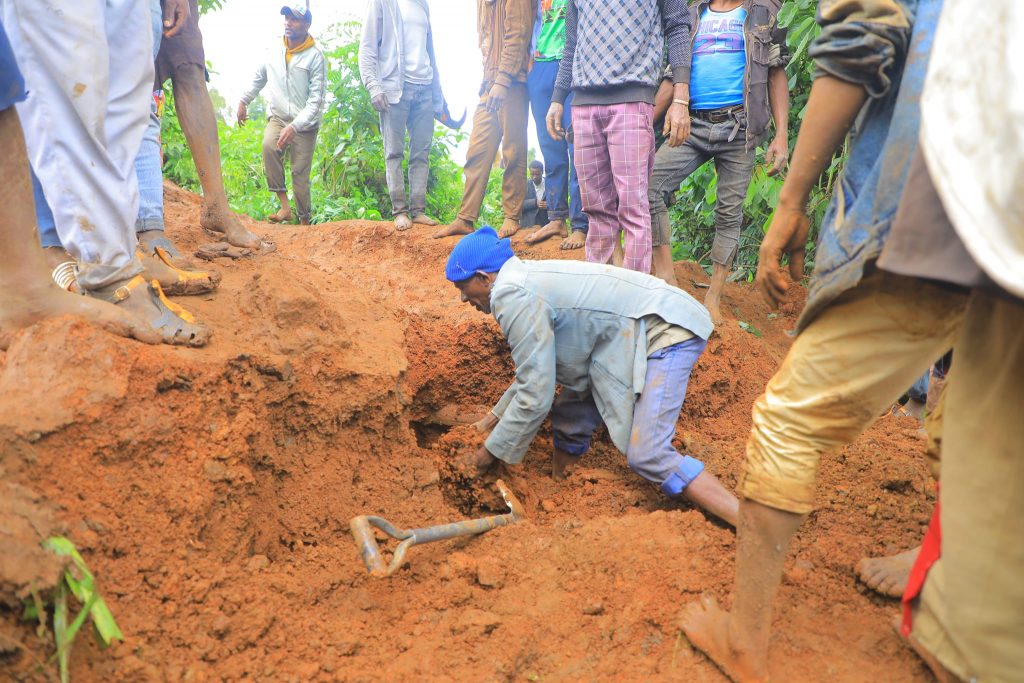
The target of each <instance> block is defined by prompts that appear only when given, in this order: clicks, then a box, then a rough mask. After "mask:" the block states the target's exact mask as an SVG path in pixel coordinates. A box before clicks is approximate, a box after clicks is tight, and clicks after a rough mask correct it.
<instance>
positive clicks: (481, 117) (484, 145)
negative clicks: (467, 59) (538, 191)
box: [434, 90, 525, 238]
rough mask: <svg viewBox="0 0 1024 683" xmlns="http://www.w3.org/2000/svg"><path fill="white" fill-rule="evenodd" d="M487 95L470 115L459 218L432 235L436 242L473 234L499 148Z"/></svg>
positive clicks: (498, 120) (498, 134)
mask: <svg viewBox="0 0 1024 683" xmlns="http://www.w3.org/2000/svg"><path fill="white" fill-rule="evenodd" d="M486 94H487V91H486V90H484V92H483V94H482V95H481V98H480V103H479V104H477V105H476V111H475V112H473V130H472V132H471V133H470V134H469V149H468V150H467V151H466V165H465V166H464V167H463V173H464V174H465V176H466V186H465V189H464V190H463V191H462V204H461V205H460V206H459V213H458V216H457V217H456V219H455V220H454V221H452V223H451V224H450V225H447V226H445V227H444V228H442V229H441V230H438V231H437V232H435V233H434V237H435V238H440V237H452V236H454V235H468V234H469V233H471V232H473V224H474V223H476V220H477V219H478V218H479V217H480V206H481V205H482V204H483V202H484V195H485V194H486V193H487V180H488V178H490V174H491V167H492V166H493V165H494V158H495V156H497V154H498V146H499V145H500V144H501V118H500V116H499V115H498V114H495V113H494V112H492V111H490V110H489V109H487V107H486ZM505 106H508V104H507V103H506V104H505ZM524 183H525V175H524Z"/></svg>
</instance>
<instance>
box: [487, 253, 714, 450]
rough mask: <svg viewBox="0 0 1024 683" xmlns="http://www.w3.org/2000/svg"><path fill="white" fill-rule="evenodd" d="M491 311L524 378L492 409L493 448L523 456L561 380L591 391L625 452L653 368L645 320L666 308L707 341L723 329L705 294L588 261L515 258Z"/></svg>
mask: <svg viewBox="0 0 1024 683" xmlns="http://www.w3.org/2000/svg"><path fill="white" fill-rule="evenodd" d="M491 311H492V313H493V314H494V318H495V320H497V321H498V324H499V325H500V326H501V330H502V332H503V333H504V335H505V339H507V340H508V343H509V346H510V347H511V348H512V359H513V361H515V364H516V377H515V381H514V382H513V383H512V386H510V387H509V388H508V390H507V391H506V392H505V395H504V396H502V397H501V400H500V401H498V404H497V405H496V406H495V407H494V410H493V411H492V412H493V413H494V415H495V416H497V417H498V418H499V421H498V424H497V426H496V427H495V428H494V431H492V432H491V434H490V436H489V437H488V438H487V442H486V446H487V450H488V451H489V452H490V453H491V454H492V455H494V456H495V457H497V458H500V459H501V460H504V461H505V462H508V463H513V464H514V463H518V462H521V461H522V459H523V456H525V455H526V449H527V448H528V447H529V445H530V442H532V441H533V438H534V437H535V436H536V435H537V430H538V429H540V425H541V423H542V422H543V421H544V418H545V417H547V414H548V412H549V411H550V410H551V403H552V401H553V400H554V397H555V385H556V384H561V385H562V386H564V387H567V388H569V389H572V390H574V391H590V392H591V393H592V394H593V397H594V403H595V404H596V405H597V408H598V411H599V412H600V413H601V418H602V419H603V420H604V422H605V425H606V426H607V428H608V434H609V436H610V437H611V440H612V442H613V443H614V444H615V447H616V448H618V449H619V450H620V451H622V452H623V453H625V452H626V448H627V446H628V445H629V434H630V431H631V430H632V428H633V406H634V404H635V402H636V397H637V396H639V395H640V392H641V391H643V388H644V378H645V376H646V374H647V334H646V327H645V325H644V321H643V317H644V316H647V315H658V316H660V317H661V318H662V319H663V320H665V321H666V322H668V323H671V324H673V325H678V326H679V327H682V328H685V329H687V330H689V331H690V332H692V333H693V334H694V335H696V336H698V337H700V338H701V339H707V338H708V336H709V335H710V334H711V332H712V330H713V329H714V326H713V325H712V323H711V316H710V315H709V314H708V312H707V309H706V308H704V306H702V305H701V304H700V303H699V302H698V301H697V300H696V299H694V298H693V297H691V296H690V295H689V294H687V293H686V292H684V291H683V290H681V289H678V288H676V287H672V286H671V285H668V284H666V283H665V281H663V280H661V279H659V278H656V277H653V276H651V275H645V274H643V273H637V272H635V271H632V270H626V269H625V268H616V267H615V266H608V265H600V264H596V263H586V262H582V261H561V260H555V261H521V260H520V259H518V258H515V257H513V258H511V259H509V260H508V261H507V262H506V263H505V265H504V266H502V268H501V270H500V271H499V272H498V276H497V278H496V279H495V281H494V286H493V288H492V289H491Z"/></svg>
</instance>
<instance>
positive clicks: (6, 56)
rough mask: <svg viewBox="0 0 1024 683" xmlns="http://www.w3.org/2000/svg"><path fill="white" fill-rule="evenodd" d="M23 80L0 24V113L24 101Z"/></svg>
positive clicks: (9, 43) (5, 33)
mask: <svg viewBox="0 0 1024 683" xmlns="http://www.w3.org/2000/svg"><path fill="white" fill-rule="evenodd" d="M25 95H26V93H25V79H24V78H22V76H21V71H20V70H19V69H18V62H16V61H15V60H14V50H12V49H11V41H9V40H7V31H5V30H4V25H3V24H0V111H3V110H5V109H8V108H10V107H12V106H14V105H15V104H16V103H18V102H22V101H24V99H25Z"/></svg>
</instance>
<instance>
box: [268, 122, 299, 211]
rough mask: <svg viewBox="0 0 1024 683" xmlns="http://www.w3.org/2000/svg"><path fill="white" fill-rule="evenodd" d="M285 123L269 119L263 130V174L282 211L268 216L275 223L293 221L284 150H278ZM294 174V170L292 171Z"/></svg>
mask: <svg viewBox="0 0 1024 683" xmlns="http://www.w3.org/2000/svg"><path fill="white" fill-rule="evenodd" d="M284 127H285V123H284V121H282V120H281V119H279V118H277V117H276V116H271V117H270V118H268V119H267V126H266V128H264V129H263V172H264V173H265V174H266V176H267V189H268V190H270V191H271V192H273V193H274V194H276V195H277V200H278V201H279V202H280V203H281V208H280V210H279V211H278V212H277V213H275V214H272V215H270V216H268V218H267V220H269V221H271V222H273V223H284V222H286V221H290V220H291V219H292V207H291V205H290V204H289V203H288V187H287V186H286V185H285V182H284V150H282V149H278V148H277V139H278V138H279V137H280V136H281V131H282V130H284ZM292 172H293V173H294V169H293V171H292Z"/></svg>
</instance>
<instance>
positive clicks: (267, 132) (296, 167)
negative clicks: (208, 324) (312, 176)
mask: <svg viewBox="0 0 1024 683" xmlns="http://www.w3.org/2000/svg"><path fill="white" fill-rule="evenodd" d="M287 125H288V123H287V122H285V121H282V120H281V119H279V118H277V117H276V116H271V117H270V118H268V119H267V127H266V128H264V129H263V170H264V172H265V173H266V174H267V189H268V190H270V191H271V192H287V191H288V187H287V185H286V184H285V181H284V155H285V154H289V155H290V156H291V162H292V194H294V195H295V212H296V214H297V218H298V219H299V220H300V221H306V222H310V221H311V220H312V218H313V206H312V200H311V199H310V196H309V170H310V168H312V166H313V151H314V150H315V149H316V136H317V133H319V132H320V128H319V127H317V128H313V129H311V130H304V131H301V132H296V133H295V137H293V138H292V141H291V142H290V143H289V144H288V145H287V146H286V147H285V148H284V149H278V148H277V139H278V138H279V137H280V136H281V131H282V130H284V129H285V127H286V126H287Z"/></svg>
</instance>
